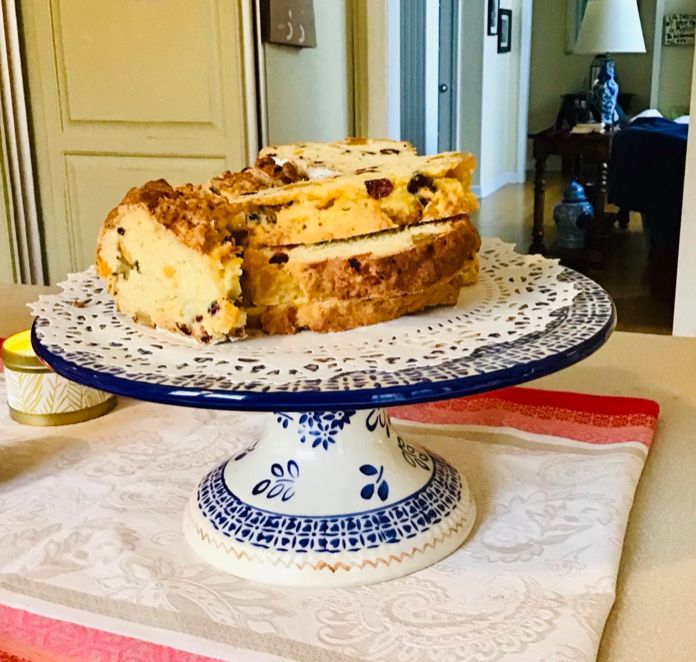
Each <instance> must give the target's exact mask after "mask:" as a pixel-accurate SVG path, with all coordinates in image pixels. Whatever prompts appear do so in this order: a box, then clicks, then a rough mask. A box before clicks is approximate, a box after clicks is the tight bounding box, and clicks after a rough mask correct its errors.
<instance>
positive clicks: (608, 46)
mask: <svg viewBox="0 0 696 662" xmlns="http://www.w3.org/2000/svg"><path fill="white" fill-rule="evenodd" d="M575 52H576V53H594V54H596V57H595V59H594V62H593V63H592V71H596V70H599V73H598V74H597V78H596V80H591V81H590V84H591V85H592V90H591V92H590V100H591V102H592V103H593V104H594V105H595V106H596V107H597V110H598V111H599V113H600V118H601V120H602V122H603V123H604V124H605V125H607V126H611V125H612V124H615V123H616V121H617V120H618V114H617V112H616V101H617V99H618V96H619V85H618V83H617V82H616V80H615V78H614V60H613V59H612V58H611V56H610V55H609V53H610V52H611V53H645V40H644V39H643V30H642V28H641V25H640V16H639V14H638V5H637V4H636V0H590V1H589V2H588V3H587V8H586V9H585V16H584V18H583V19H582V25H581V26H580V33H579V34H578V40H577V42H576V44H575Z"/></svg>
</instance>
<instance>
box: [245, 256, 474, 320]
mask: <svg viewBox="0 0 696 662" xmlns="http://www.w3.org/2000/svg"><path fill="white" fill-rule="evenodd" d="M478 272H479V260H478V255H474V257H473V258H470V259H468V260H466V263H465V265H464V268H463V269H462V270H461V271H460V272H459V273H458V274H456V275H455V276H452V277H450V278H446V279H444V280H441V281H439V282H437V283H435V284H434V285H431V286H430V287H428V288H426V289H425V290H423V291H421V292H416V293H415V294H404V295H401V296H395V297H388V298H383V299H369V298H368V299H335V298H334V299H324V300H322V301H314V302H310V303H300V304H283V305H278V306H259V307H257V308H252V309H248V310H247V325H248V328H249V329H260V330H261V331H263V332H264V333H271V334H290V333H296V332H297V331H302V330H304V329H309V330H311V331H318V332H321V333H326V332H330V331H345V330H347V329H353V328H355V327H358V326H365V325H368V324H377V323H378V322H385V321H387V320H392V319H396V318H397V317H401V316H402V315H407V314H409V313H414V312H417V311H420V310H423V309H425V308H430V307H433V306H440V305H453V304H455V303H456V302H457V299H458V298H459V292H460V290H461V288H462V287H463V286H464V285H471V284H473V283H475V282H476V281H477V280H478Z"/></svg>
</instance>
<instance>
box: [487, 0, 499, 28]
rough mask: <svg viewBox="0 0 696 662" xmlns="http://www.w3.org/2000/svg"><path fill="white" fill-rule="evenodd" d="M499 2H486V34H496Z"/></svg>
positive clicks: (489, 0) (493, 0)
mask: <svg viewBox="0 0 696 662" xmlns="http://www.w3.org/2000/svg"><path fill="white" fill-rule="evenodd" d="M499 10H500V0H488V34H489V35H497V34H498V11H499Z"/></svg>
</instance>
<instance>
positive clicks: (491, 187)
mask: <svg viewBox="0 0 696 662" xmlns="http://www.w3.org/2000/svg"><path fill="white" fill-rule="evenodd" d="M524 182H525V173H524V172H523V173H522V177H521V178H520V174H519V173H518V172H517V171H515V170H509V171H507V172H501V173H500V174H498V175H497V176H495V177H492V178H491V179H486V180H484V181H482V182H481V185H480V186H472V187H471V192H472V193H473V194H474V195H475V196H476V197H477V198H485V197H487V196H489V195H491V193H495V192H496V191H497V190H498V189H501V188H503V186H507V185H508V184H523V183H524Z"/></svg>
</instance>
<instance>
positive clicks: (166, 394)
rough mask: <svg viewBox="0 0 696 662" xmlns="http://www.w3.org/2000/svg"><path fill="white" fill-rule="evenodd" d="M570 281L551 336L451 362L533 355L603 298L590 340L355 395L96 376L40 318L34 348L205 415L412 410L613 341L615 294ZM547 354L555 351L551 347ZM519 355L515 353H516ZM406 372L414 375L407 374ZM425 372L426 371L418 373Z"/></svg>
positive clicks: (539, 372) (575, 276)
mask: <svg viewBox="0 0 696 662" xmlns="http://www.w3.org/2000/svg"><path fill="white" fill-rule="evenodd" d="M564 276H565V277H566V278H570V279H572V280H573V282H574V283H575V284H576V285H578V287H579V289H580V292H579V293H578V295H576V297H575V299H574V300H573V303H572V304H571V305H570V306H569V307H568V308H566V309H564V310H563V311H562V313H563V314H562V315H561V316H560V317H559V320H560V321H557V322H556V323H552V324H551V325H549V329H550V330H547V331H541V332H537V333H533V334H530V335H529V336H524V337H523V338H521V339H519V340H517V341H513V342H511V343H500V344H495V345H490V346H488V347H485V348H483V349H481V350H477V351H476V352H474V353H473V354H470V355H469V356H466V357H460V358H457V357H455V358H453V359H450V360H449V361H447V362H445V364H446V365H447V367H448V368H449V369H450V370H452V369H455V370H456V368H457V365H459V366H461V367H462V368H463V367H464V366H466V365H467V364H470V363H472V362H474V361H476V360H479V359H480V357H482V356H483V357H484V359H485V355H489V356H490V355H492V356H496V358H499V357H503V358H504V357H505V355H506V353H510V350H511V349H514V350H515V352H517V351H519V350H520V349H522V350H523V351H529V353H530V354H533V353H534V352H535V350H538V349H543V348H544V347H545V345H544V343H545V342H547V341H548V336H549V335H550V336H552V337H553V336H556V337H558V334H561V336H563V334H564V332H565V334H566V336H567V335H568V334H570V335H571V336H572V332H573V331H574V330H576V329H577V325H582V324H584V323H587V321H588V320H587V319H586V317H584V315H587V313H588V312H589V311H588V310H587V309H585V308H583V307H582V306H578V302H579V301H582V300H583V297H584V298H587V299H595V300H597V299H599V300H600V303H601V304H602V305H600V306H599V308H600V311H602V308H603V309H604V310H603V312H602V317H601V319H593V320H592V322H593V326H594V327H595V328H594V329H593V330H592V332H591V333H589V334H588V335H587V336H586V337H583V338H581V339H578V342H576V343H571V344H570V345H569V346H568V347H565V348H563V349H562V350H559V351H557V352H553V353H551V354H550V355H547V356H543V357H542V358H539V359H534V360H523V361H519V362H514V360H513V363H512V364H511V365H509V366H507V367H503V368H499V369H494V370H490V371H484V372H483V373H479V374H468V375H465V376H463V377H457V378H453V379H452V378H450V379H443V380H429V379H423V378H422V377H421V378H416V379H414V380H413V382H412V383H408V384H399V385H392V386H384V387H374V388H364V389H351V390H321V389H316V390H311V389H308V390H298V391H288V390H273V389H271V388H269V387H265V388H264V390H258V391H240V390H224V391H223V390H215V389H201V388H192V387H186V386H181V385H169V384H161V383H148V382H145V381H141V380H136V379H130V378H124V377H120V376H118V375H115V374H111V373H108V372H103V371H99V370H95V369H93V368H88V367H84V366H82V365H80V364H79V363H77V362H75V361H72V360H69V359H66V358H64V357H63V356H61V355H60V354H59V353H57V352H54V351H51V350H50V349H49V348H48V347H46V346H45V345H43V344H42V343H41V339H40V338H39V337H38V334H37V325H38V324H39V320H38V319H37V320H35V321H34V324H33V326H32V332H31V342H32V346H33V348H34V351H35V352H36V355H37V356H38V357H39V358H40V359H42V360H43V361H44V362H46V363H47V364H48V365H49V366H50V367H51V368H52V369H53V370H55V372H57V373H58V374H59V375H61V376H63V377H65V378H67V379H70V380H72V381H75V382H78V383H80V384H83V385H85V386H90V387H92V388H96V389H100V390H102V391H108V392H110V393H114V394H116V395H120V396H124V397H128V398H134V399H137V400H147V401H150V402H157V403H162V404H169V405H179V406H185V407H198V408H203V409H229V410H243V411H295V412H300V411H321V410H340V409H368V408H372V407H387V406H388V407H393V406H398V405H405V404H417V403H422V402H431V401H433V400H446V399H449V398H456V397H461V396H466V395H474V394H476V393H482V392H486V391H493V390H496V389H499V388H503V387H506V386H514V385H516V384H522V383H524V382H527V381H530V380H532V379H537V378H538V377H543V376H545V375H548V374H551V373H554V372H558V371H559V370H562V369H564V368H567V367H569V366H571V365H573V364H575V363H578V362H579V361H581V360H583V359H585V358H587V357H588V356H590V355H591V354H593V353H594V352H595V351H597V350H598V349H599V348H600V347H601V346H602V345H604V343H605V342H606V341H607V339H608V338H609V336H610V335H611V333H612V331H613V330H614V327H615V326H616V308H615V306H614V302H613V301H612V299H611V297H610V296H609V294H608V293H607V292H606V291H605V290H603V289H602V288H601V287H600V286H599V285H597V283H595V282H594V281H592V280H591V279H589V278H587V277H586V276H583V275H581V274H579V273H577V272H574V271H572V270H571V269H565V270H564ZM545 351H548V349H546V350H545ZM515 352H512V354H513V355H514V353H515ZM402 372H406V371H402ZM416 372H418V371H416Z"/></svg>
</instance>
